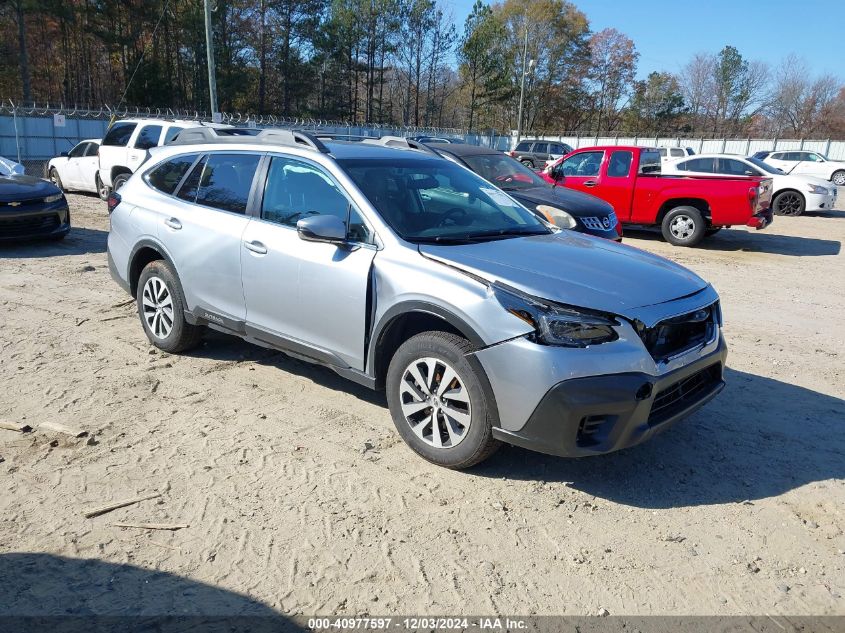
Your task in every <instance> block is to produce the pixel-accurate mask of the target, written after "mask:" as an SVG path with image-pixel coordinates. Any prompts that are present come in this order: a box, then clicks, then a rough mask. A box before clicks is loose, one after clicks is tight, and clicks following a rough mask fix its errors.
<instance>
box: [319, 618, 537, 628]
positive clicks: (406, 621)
mask: <svg viewBox="0 0 845 633" xmlns="http://www.w3.org/2000/svg"><path fill="white" fill-rule="evenodd" d="M527 626H528V625H527V623H526V622H525V621H524V620H521V619H519V618H515V619H511V618H499V617H479V618H461V617H459V618H449V617H442V618H440V617H438V618H431V617H407V618H379V617H360V618H351V617H347V618H309V620H308V628H309V629H311V630H313V631H323V630H333V631H338V630H340V631H344V630H348V631H355V630H386V629H392V628H401V629H405V630H409V631H416V630H419V629H425V630H428V631H437V630H444V631H445V630H464V631H466V630H484V631H491V630H492V631H496V630H501V631H513V630H520V629H526V628H527Z"/></svg>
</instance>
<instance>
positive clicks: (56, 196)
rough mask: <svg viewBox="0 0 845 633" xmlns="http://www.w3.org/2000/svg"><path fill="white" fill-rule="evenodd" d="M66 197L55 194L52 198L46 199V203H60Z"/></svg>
mask: <svg viewBox="0 0 845 633" xmlns="http://www.w3.org/2000/svg"><path fill="white" fill-rule="evenodd" d="M64 197H65V196H64V194H62V193H57V194H54V195H52V196H47V197H46V198H44V202H46V203H47V204H50V203H51V202H58V201H59V200H61V199H62V198H64Z"/></svg>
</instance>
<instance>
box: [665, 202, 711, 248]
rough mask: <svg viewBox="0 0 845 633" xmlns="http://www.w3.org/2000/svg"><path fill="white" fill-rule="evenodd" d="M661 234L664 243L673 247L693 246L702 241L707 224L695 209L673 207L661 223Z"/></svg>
mask: <svg viewBox="0 0 845 633" xmlns="http://www.w3.org/2000/svg"><path fill="white" fill-rule="evenodd" d="M660 228H661V232H662V233H663V237H664V238H666V241H667V242H669V243H670V244H674V245H675V246H695V245H696V244H698V243H699V242H700V241H701V240H703V239H704V237H705V235H706V230H707V224H706V222H705V221H704V218H703V217H702V215H701V211H699V210H698V209H696V208H695V207H688V206H681V207H675V208H674V209H672V210H671V211H669V213H667V214H666V215H665V216H664V218H663V222H662V223H661V226H660Z"/></svg>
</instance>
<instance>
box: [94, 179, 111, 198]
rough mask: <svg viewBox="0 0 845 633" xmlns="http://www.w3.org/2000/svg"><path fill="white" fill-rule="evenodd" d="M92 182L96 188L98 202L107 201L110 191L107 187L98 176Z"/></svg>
mask: <svg viewBox="0 0 845 633" xmlns="http://www.w3.org/2000/svg"><path fill="white" fill-rule="evenodd" d="M94 182H95V184H96V186H97V195H98V196H100V200H108V199H109V194H110V193H111V189H110V188H109V187H108V185H105V184H103V181H102V180H101V179H100V174H97V177H96V178H95V179H94Z"/></svg>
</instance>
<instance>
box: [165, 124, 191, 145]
mask: <svg viewBox="0 0 845 633" xmlns="http://www.w3.org/2000/svg"><path fill="white" fill-rule="evenodd" d="M184 129H185V128H181V127H179V126H177V125H171V126H170V127H169V128H167V132H165V134H164V142H163V143H162V145H167V144H168V143H169V142H170V141H172V140H173V139H174V138H175V137H176V135H177V134H179V132H181V131H182V130H184Z"/></svg>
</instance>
